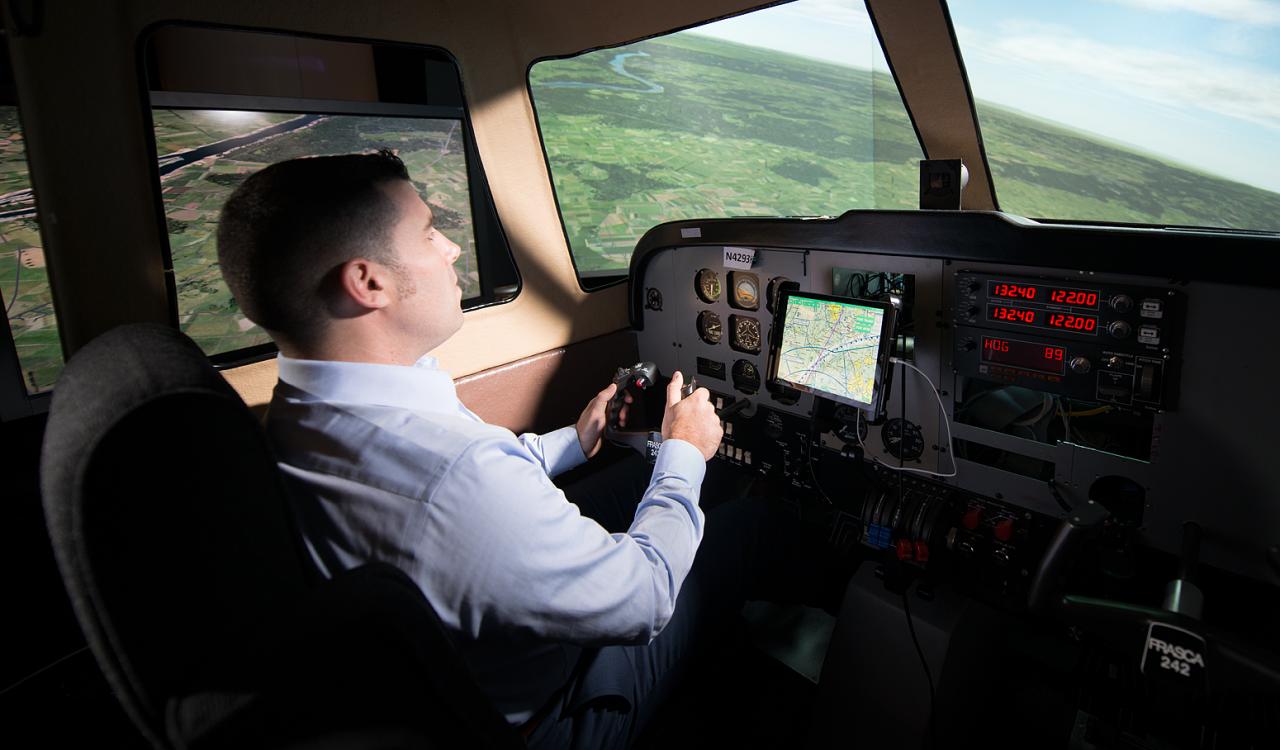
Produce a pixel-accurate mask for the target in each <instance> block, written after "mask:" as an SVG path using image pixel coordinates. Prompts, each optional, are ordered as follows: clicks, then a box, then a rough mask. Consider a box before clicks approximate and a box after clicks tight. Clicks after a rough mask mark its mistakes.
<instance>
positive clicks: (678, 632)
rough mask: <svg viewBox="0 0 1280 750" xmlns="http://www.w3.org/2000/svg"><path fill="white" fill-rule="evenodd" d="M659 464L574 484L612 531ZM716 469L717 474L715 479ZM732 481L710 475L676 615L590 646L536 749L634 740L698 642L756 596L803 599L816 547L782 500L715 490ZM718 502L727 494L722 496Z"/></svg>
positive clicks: (628, 464)
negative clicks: (654, 631)
mask: <svg viewBox="0 0 1280 750" xmlns="http://www.w3.org/2000/svg"><path fill="white" fill-rule="evenodd" d="M650 470H651V467H649V466H648V465H647V464H646V463H645V462H644V461H643V460H640V459H639V457H638V456H636V457H634V458H631V457H628V458H627V459H624V460H623V461H621V462H619V463H618V464H616V465H614V466H611V467H609V469H608V470H606V471H605V472H602V473H600V474H595V475H592V476H589V477H587V478H586V479H585V480H582V481H578V482H571V483H568V484H565V485H562V486H564V489H565V494H566V495H567V496H568V497H569V499H570V500H572V501H573V502H574V503H576V504H577V505H578V507H579V508H580V509H581V511H582V513H583V515H585V516H588V517H590V518H592V519H594V520H596V521H597V522H598V523H600V525H602V526H604V528H605V529H607V530H608V531H610V532H613V533H616V532H624V531H626V530H627V528H628V527H629V526H630V525H631V521H632V519H633V517H634V515H635V508H636V505H637V504H638V503H639V501H640V498H641V497H642V496H643V494H644V491H645V489H646V488H647V487H648V484H649V477H650ZM710 479H711V477H709V480H710ZM730 486H732V483H731V482H727V483H723V484H722V485H717V484H716V483H714V482H710V481H708V482H704V485H703V493H702V500H701V503H702V506H703V508H704V509H705V508H707V507H708V505H709V504H714V505H715V507H713V508H711V510H709V511H705V512H706V514H707V518H706V525H705V527H704V533H703V539H702V543H701V544H700V545H699V547H698V553H697V556H696V558H695V559H694V564H693V568H692V570H691V571H690V573H689V575H688V577H687V578H686V579H685V581H684V584H683V586H682V587H681V589H680V595H679V597H678V598H677V600H676V607H675V612H674V614H673V615H672V618H671V620H670V622H668V623H667V626H666V627H665V628H663V630H662V632H661V633H660V634H659V635H658V637H657V638H655V639H654V640H653V642H651V643H649V644H648V645H643V646H605V647H602V648H598V649H591V650H588V651H586V652H584V654H583V657H582V660H581V661H580V662H579V665H578V671H577V674H576V677H575V678H574V680H573V681H572V682H571V684H570V685H567V686H566V687H565V689H564V690H563V691H561V693H560V694H559V695H558V696H557V698H556V699H555V700H554V702H553V704H552V705H551V706H550V707H548V709H547V710H546V711H544V712H543V714H542V716H541V718H540V720H539V723H538V725H537V727H536V728H535V729H534V731H533V732H532V734H531V735H530V736H529V746H530V747H532V748H575V749H578V748H580V749H582V750H588V749H592V750H594V749H595V748H620V747H627V746H628V745H629V744H630V743H631V742H632V741H634V740H635V738H636V736H637V735H638V734H639V733H640V731H641V730H642V729H643V728H644V726H645V725H646V724H647V723H648V722H649V720H650V719H651V718H652V717H653V714H654V712H655V711H656V709H657V708H658V707H659V706H661V705H662V703H663V702H664V700H665V699H666V698H667V696H668V695H670V693H671V692H672V690H673V689H674V688H675V686H676V685H677V684H678V683H679V682H680V679H681V676H682V674H683V672H684V671H685V668H686V667H687V665H688V663H689V661H690V659H691V657H692V656H693V655H694V654H695V652H697V651H698V649H699V648H700V647H701V646H702V645H703V644H705V643H706V642H707V640H708V639H709V638H714V637H715V635H716V634H717V633H719V632H722V631H723V629H724V628H725V627H728V626H730V625H731V624H732V622H733V620H734V618H735V617H736V615H737V613H738V612H739V611H740V610H741V608H742V604H743V602H744V601H746V600H747V599H748V598H768V599H775V600H788V601H799V600H803V599H804V598H805V597H806V592H805V590H804V587H805V581H804V580H803V579H800V580H797V576H796V571H797V570H803V569H806V568H807V569H812V566H814V565H816V563H814V562H813V561H812V559H811V558H812V557H813V555H812V549H813V545H811V544H806V543H805V541H804V539H803V536H804V535H803V534H802V533H800V530H799V528H798V524H797V523H796V522H795V520H794V518H793V517H792V516H791V515H790V514H789V513H787V511H786V510H785V509H784V508H783V507H782V506H780V505H779V504H777V503H773V502H769V501H768V500H767V499H764V498H759V497H750V496H748V497H742V498H724V497H716V498H712V497H709V496H708V493H709V492H710V493H712V494H716V493H723V492H733V491H734V490H732V489H727V488H728V487H730ZM717 501H718V502H717Z"/></svg>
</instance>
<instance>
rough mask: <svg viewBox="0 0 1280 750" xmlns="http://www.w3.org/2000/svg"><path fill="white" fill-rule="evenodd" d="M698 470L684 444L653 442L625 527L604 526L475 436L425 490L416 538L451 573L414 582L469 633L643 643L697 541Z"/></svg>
mask: <svg viewBox="0 0 1280 750" xmlns="http://www.w3.org/2000/svg"><path fill="white" fill-rule="evenodd" d="M553 434H554V433H553ZM575 440H576V438H575ZM705 472H706V462H705V461H704V460H703V457H702V454H701V453H700V452H699V451H698V450H697V448H694V447H693V445H692V444H690V443H687V442H685V441H682V440H668V441H666V442H665V443H663V446H662V449H661V450H660V451H659V453H658V458H657V463H656V465H655V466H654V471H653V478H652V480H651V481H650V484H649V487H648V489H647V490H646V491H645V494H644V497H643V498H642V499H641V501H640V503H639V506H638V507H637V509H636V514H635V519H634V521H633V522H632V524H631V527H630V528H629V529H628V530H627V532H626V533H625V534H612V535H611V534H609V533H608V532H606V531H605V530H604V528H602V527H601V526H600V525H599V524H597V523H596V522H595V521H593V520H591V519H589V518H586V517H584V516H582V515H581V513H580V512H579V511H578V507H577V506H576V505H574V504H573V503H571V502H569V501H568V500H567V499H566V498H565V496H564V493H563V492H562V491H561V490H560V489H559V488H557V487H556V486H555V485H554V484H552V483H551V481H550V479H549V478H548V476H547V472H546V471H544V470H543V466H542V465H540V464H539V463H538V462H537V460H536V459H532V460H531V458H530V457H529V456H527V455H525V454H524V452H523V451H522V450H520V449H519V448H518V446H516V445H513V444H512V443H511V442H509V441H501V440H484V441H479V442H477V443H476V444H473V445H472V446H470V447H468V449H467V451H466V452H465V453H464V454H463V455H462V456H461V457H460V458H459V459H458V460H457V461H456V462H455V463H454V464H453V466H452V467H451V468H450V470H449V472H448V475H446V476H445V477H443V481H442V482H441V484H440V488H441V489H440V491H439V493H437V494H438V495H439V496H438V497H432V498H430V499H429V507H430V508H431V512H430V513H429V519H428V522H427V525H426V529H425V531H426V536H427V540H426V541H427V543H428V544H435V543H436V542H437V541H438V543H439V545H440V546H439V549H440V550H441V554H443V555H447V556H448V567H449V568H450V569H451V574H450V575H443V576H431V577H430V580H428V581H420V582H419V583H420V585H423V586H424V588H425V589H430V590H429V591H428V592H427V593H428V596H429V598H431V599H432V601H439V602H440V603H441V604H442V605H443V606H442V607H441V609H442V610H443V611H447V612H450V613H451V614H453V613H456V616H457V617H458V620H459V621H458V622H457V623H453V624H454V625H456V626H457V627H458V628H459V629H461V630H463V631H464V632H468V633H470V634H471V635H472V636H474V637H478V636H479V635H480V633H481V632H482V631H484V630H486V629H488V628H495V627H496V628H502V629H514V630H519V631H526V632H530V633H533V634H536V635H539V636H542V637H547V638H553V639H559V640H566V641H571V642H574V643H578V644H582V645H603V644H609V643H646V642H648V641H650V640H652V639H653V638H655V637H656V636H657V635H658V633H660V632H661V631H662V628H663V627H664V626H665V625H666V624H667V622H668V621H669V620H670V619H671V615H672V613H673V611H674V609H675V602H676V598H677V597H678V596H679V593H680V587H681V584H682V583H683V582H684V579H685V576H686V575H688V573H689V569H690V567H692V565H693V559H694V554H695V552H696V551H697V548H698V544H699V542H700V541H701V539H702V530H703V521H704V516H703V513H702V510H701V509H700V508H699V507H698V499H699V497H698V496H699V489H700V487H701V484H702V479H703V475H704V474H705Z"/></svg>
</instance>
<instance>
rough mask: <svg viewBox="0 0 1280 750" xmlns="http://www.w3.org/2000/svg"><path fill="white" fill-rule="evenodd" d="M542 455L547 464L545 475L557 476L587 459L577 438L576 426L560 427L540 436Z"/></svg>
mask: <svg viewBox="0 0 1280 750" xmlns="http://www.w3.org/2000/svg"><path fill="white" fill-rule="evenodd" d="M542 457H543V460H544V461H546V464H547V475H548V476H553V477H554V476H557V475H559V474H562V473H564V472H566V471H568V470H569V469H572V468H573V467H575V466H581V465H582V464H584V463H586V461H587V454H585V453H583V452H582V442H581V441H579V440H578V428H577V427H575V426H574V425H569V426H568V427H561V428H560V429H558V430H553V431H551V432H548V433H547V434H545V435H543V436H542Z"/></svg>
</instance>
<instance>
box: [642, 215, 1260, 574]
mask: <svg viewBox="0 0 1280 750" xmlns="http://www.w3.org/2000/svg"><path fill="white" fill-rule="evenodd" d="M939 213H946V214H949V215H945V216H943V215H938V214H935V213H933V212H889V213H886V212H866V213H864V214H858V213H850V214H847V215H846V216H845V217H842V218H840V219H837V220H830V221H812V220H810V221H801V220H733V221H726V220H720V221H717V222H714V223H707V224H699V223H698V222H676V223H672V224H668V225H663V226H662V227H659V228H657V229H656V230H654V231H651V232H650V233H649V235H646V238H645V240H644V241H642V243H641V247H639V248H637V256H638V260H639V262H637V263H633V268H634V269H636V272H638V273H640V274H641V275H642V278H641V279H636V280H633V284H632V289H633V290H636V292H635V294H637V295H638V296H637V297H636V298H635V301H634V303H633V306H632V315H633V322H634V324H635V328H636V329H637V334H636V335H637V343H638V347H639V354H640V356H641V358H642V359H646V360H652V361H654V362H656V363H657V364H658V366H659V369H660V370H661V371H662V372H664V373H667V372H671V371H673V370H677V369H679V370H681V371H683V372H685V373H695V374H696V376H697V377H698V379H699V381H700V383H701V384H702V385H705V386H707V387H708V388H710V389H711V390H712V392H713V393H714V394H716V396H717V397H719V398H721V399H722V400H733V399H748V400H749V401H750V405H749V406H748V407H747V408H746V409H745V410H744V411H743V412H742V413H741V414H740V415H739V416H738V417H736V418H735V422H736V423H737V425H736V427H735V428H734V429H732V430H726V433H727V434H726V438H725V439H726V446H725V449H724V450H722V452H721V455H720V457H718V458H717V459H716V460H719V461H726V462H729V463H732V464H734V465H737V466H740V467H742V468H743V470H747V471H751V472H756V473H761V474H764V473H771V474H772V475H776V476H780V477H784V478H786V481H789V482H791V483H793V484H794V485H795V486H797V487H803V486H808V485H811V484H812V479H811V478H810V466H809V465H807V464H806V463H805V462H804V461H802V460H801V459H802V457H804V456H810V457H811V460H812V464H813V465H814V466H816V467H818V469H819V470H818V474H821V466H822V465H823V464H824V462H827V463H829V462H830V461H832V460H834V458H833V457H836V458H840V459H841V460H847V457H848V456H850V455H863V456H864V457H865V458H864V460H865V461H866V462H867V463H868V464H869V465H871V466H890V467H898V468H902V469H908V470H911V471H910V473H909V476H913V477H918V478H926V479H928V480H930V481H933V482H937V483H941V484H945V485H950V486H952V487H954V488H956V489H958V490H962V491H963V492H965V493H968V495H969V496H972V497H982V498H988V499H993V501H998V502H1000V503H1005V504H1008V505H1011V506H1012V507H1015V508H1020V509H1022V510H1024V511H1026V512H1030V513H1033V514H1039V515H1038V516H1037V517H1039V516H1040V515H1042V516H1045V517H1059V516H1061V514H1062V512H1063V511H1062V506H1063V503H1065V504H1067V505H1076V504H1079V503H1084V502H1087V501H1088V500H1089V499H1091V497H1094V496H1097V495H1098V494H1099V492H1100V491H1101V490H1100V489H1099V488H1104V489H1105V488H1106V487H1109V486H1113V485H1114V486H1123V487H1125V488H1127V490H1126V492H1128V495H1126V496H1125V498H1123V502H1125V503H1128V504H1129V506H1130V507H1128V508H1127V509H1126V510H1125V513H1126V514H1127V515H1126V517H1127V518H1131V519H1133V524H1134V527H1135V528H1136V529H1137V530H1138V531H1137V532H1136V533H1138V534H1139V536H1140V538H1141V539H1142V541H1143V542H1144V543H1146V544H1149V545H1152V546H1155V547H1157V548H1160V549H1164V550H1166V551H1170V552H1176V551H1177V548H1178V545H1179V543H1180V538H1181V524H1182V522H1183V521H1184V520H1186V519H1188V518H1194V519H1198V520H1199V522H1200V523H1201V524H1202V525H1204V526H1205V529H1206V543H1205V548H1204V557H1205V560H1206V562H1209V563H1210V564H1213V565H1217V566H1219V567H1222V568H1225V569H1228V570H1232V571H1236V572H1239V573H1243V574H1245V575H1249V576H1254V577H1264V576H1269V575H1270V574H1269V572H1268V570H1267V568H1266V566H1265V562H1264V560H1265V556H1264V554H1263V553H1262V550H1265V549H1266V547H1267V546H1268V545H1271V544H1275V543H1277V542H1280V538H1277V539H1273V538H1271V536H1280V534H1271V533H1270V531H1269V530H1270V529H1276V528H1280V504H1275V503H1273V502H1271V501H1270V500H1268V499H1267V498H1270V497H1272V494H1273V493H1272V491H1271V489H1270V488H1271V484H1272V482H1271V477H1270V474H1269V471H1268V470H1267V469H1266V468H1265V467H1266V466H1267V465H1268V464H1269V462H1270V461H1271V460H1272V459H1271V457H1270V450H1269V449H1268V448H1267V447H1266V441H1265V440H1259V439H1257V438H1258V436H1261V435H1266V434H1270V433H1271V431H1273V430H1274V424H1275V423H1276V422H1277V421H1278V420H1280V402H1277V401H1276V400H1275V399H1271V398H1270V397H1269V396H1266V395H1265V394H1269V393H1270V387H1271V386H1270V382H1271V377H1272V376H1271V374H1270V373H1272V372H1274V367H1273V365H1274V364H1275V363H1274V362H1273V360H1274V359H1275V357H1274V354H1272V353H1271V352H1270V350H1269V349H1267V348H1265V347H1264V348H1261V349H1260V348H1259V347H1258V346H1257V342H1255V341H1254V340H1253V338H1252V336H1251V334H1249V333H1248V332H1247V329H1246V328H1245V327H1242V326H1240V325H1238V324H1237V322H1236V321H1241V320H1265V319H1267V317H1266V316H1267V315H1268V314H1269V310H1272V309H1274V308H1275V307H1276V306H1277V304H1280V280H1277V283H1276V284H1275V285H1274V286H1263V285H1258V286H1247V285H1242V284H1239V283H1229V282H1228V281H1226V280H1225V279H1227V278H1240V277H1239V276H1238V275H1235V276H1233V275H1231V274H1226V273H1218V271H1217V270H1216V269H1207V270H1205V271H1204V272H1203V273H1200V269H1199V268H1198V267H1197V266H1195V265H1194V263H1191V262H1190V260H1188V262H1187V263H1184V264H1183V265H1182V266H1180V268H1182V269H1184V270H1186V269H1189V271H1188V272H1187V273H1184V274H1179V273H1177V271H1178V268H1179V267H1177V266H1178V264H1177V263H1175V262H1174V261H1173V260H1169V262H1168V264H1167V268H1164V269H1162V270H1161V273H1160V274H1159V276H1153V275H1150V274H1144V273H1142V269H1145V268H1148V264H1146V263H1143V262H1137V261H1135V262H1133V263H1131V264H1130V266H1131V267H1130V268H1127V269H1126V268H1114V270H1107V268H1106V267H1107V266H1108V265H1109V264H1110V265H1111V266H1115V265H1116V263H1118V262H1119V261H1123V259H1124V257H1125V256H1124V254H1125V253H1130V254H1133V255H1135V256H1140V257H1147V258H1152V257H1160V258H1165V259H1170V258H1173V259H1176V258H1179V257H1185V258H1187V259H1193V258H1203V257H1204V252H1203V246H1202V245H1203V243H1204V242H1206V241H1207V240H1205V239H1204V238H1203V237H1183V236H1181V235H1178V234H1176V233H1172V234H1170V233H1167V232H1166V233H1160V232H1155V231H1153V232H1140V231H1135V230H1126V231H1125V232H1115V233H1111V232H1103V231H1099V232H1097V233H1096V234H1094V233H1088V235H1087V236H1086V237H1084V238H1083V239H1081V237H1080V236H1079V235H1081V230H1078V229H1063V228H1059V227H1036V228H1035V230H1034V232H1033V231H1032V230H1031V229H1028V228H1026V227H1025V226H1024V225H1023V224H1019V223H1017V222H1015V221H1012V220H1008V219H1005V218H1004V217H1002V216H1000V215H992V214H976V213H974V214H967V213H966V212H960V213H955V212H939ZM935 226H936V227H937V229H936V230H935V229H933V227H935ZM691 238H693V239H691ZM1214 242H1215V243H1218V245H1219V246H1221V247H1228V246H1234V245H1232V243H1235V244H1238V245H1241V246H1242V247H1243V246H1244V245H1249V247H1247V248H1244V249H1243V250H1241V251H1240V253H1239V254H1240V255H1241V256H1242V257H1243V256H1246V255H1247V256H1250V257H1257V255H1258V253H1265V252H1267V251H1268V250H1271V251H1274V250H1276V249H1280V247H1276V245H1277V243H1276V242H1274V241H1270V242H1268V243H1261V241H1260V240H1257V239H1256V238H1255V239H1249V238H1243V239H1241V238H1225V239H1223V238H1215V239H1214ZM1259 243H1261V244H1265V245H1267V246H1266V247H1265V248H1260V247H1253V245H1254V244H1259ZM725 247H734V248H751V249H753V250H754V262H753V263H752V264H751V267H750V268H749V269H745V268H741V267H734V266H733V265H730V264H728V263H727V262H726V258H725V256H724V248H725ZM1223 252H1226V251H1225V250H1224V251H1223ZM1029 259H1034V260H1035V261H1036V263H1037V264H1031V263H1028V262H1027V261H1028V260H1029ZM1117 259H1119V261H1118V260H1117ZM1084 261H1088V262H1091V263H1092V264H1093V266H1094V267H1093V268H1092V269H1090V268H1084V269H1082V268H1080V267H1078V266H1076V265H1075V264H1076V263H1077V262H1084ZM1203 277H1207V278H1203ZM1256 277H1257V274H1254V275H1252V276H1251V277H1250V278H1256ZM1171 279H1173V280H1171ZM837 282H839V287H837ZM784 285H790V288H796V289H799V290H801V291H806V292H813V293H818V294H828V295H830V294H836V295H839V294H841V293H844V292H847V291H848V290H849V289H853V290H854V291H855V292H862V293H865V292H866V291H867V290H871V291H872V292H876V293H880V292H883V297H882V298H883V299H887V298H889V297H893V298H894V299H895V304H899V305H901V307H900V314H899V320H900V330H899V331H898V333H899V336H898V341H897V342H896V348H895V355H896V356H899V357H902V358H904V359H906V360H907V361H908V362H910V363H912V364H913V365H915V366H916V367H918V368H920V370H922V371H923V372H924V373H925V374H926V375H927V378H928V380H926V378H925V377H924V376H920V375H918V374H916V373H914V372H912V371H908V370H907V369H906V368H904V367H896V368H895V372H894V373H892V374H891V376H890V386H889V393H888V396H887V397H886V398H885V400H884V404H883V407H882V412H881V413H878V414H873V413H869V412H866V411H864V412H861V413H857V410H856V409H854V410H850V409H847V408H845V409H841V410H839V411H837V412H825V413H822V414H816V412H821V411H822V410H821V409H819V408H817V407H818V406H819V405H817V404H816V403H815V399H814V397H813V396H811V395H809V394H805V393H799V392H795V391H794V390H791V389H784V388H779V387H778V384H775V383H771V382H770V381H769V380H768V377H767V373H769V372H770V362H769V356H770V342H771V340H772V338H773V336H774V330H773V328H774V318H773V316H774V313H775V312H776V309H777V299H778V296H779V290H780V289H782V288H783V287H784ZM647 289H656V290H658V291H659V292H660V293H661V296H662V298H663V300H664V303H663V305H662V307H661V309H653V308H652V306H649V307H646V306H645V298H644V294H645V293H646V290H647ZM1192 310H1194V311H1195V312H1194V314H1192V313H1191V311H1192ZM904 325H905V326H906V327H905V328H902V326H904ZM1241 353H1247V354H1246V356H1247V357H1248V358H1256V357H1259V356H1260V357H1261V360H1260V363H1259V361H1258V360H1256V359H1250V360H1249V364H1247V365H1246V366H1243V367H1230V363H1234V362H1238V361H1240V356H1241ZM1228 371H1229V372H1230V376H1229V380H1230V382H1231V385H1230V387H1226V385H1225V381H1224V373H1225V372H1228ZM929 381H932V383H930V382H929ZM935 386H936V388H937V393H936V394H935V390H934V387H935ZM789 390H790V391H791V392H788V391H789ZM939 401H941V406H940V405H939ZM824 414H825V415H824ZM792 419H794V420H797V421H796V422H795V424H796V425H797V426H796V427H794V428H793V427H791V426H790V425H791V424H792V422H791V421H789V420H792ZM815 419H817V420H818V423H817V427H818V428H817V429H816V430H815V435H814V439H815V442H816V445H818V446H820V448H817V449H815V451H816V452H813V453H810V451H809V448H808V447H807V441H808V437H807V435H806V434H804V433H803V428H804V427H805V426H813V425H814V424H815V423H814V420H815ZM780 425H786V427H782V426H780ZM948 428H950V433H951V437H952V440H951V441H950V444H948V440H947V439H946V435H947V432H948ZM824 457H825V458H824ZM953 467H954V469H955V476H954V477H949V476H930V473H932V474H933V475H946V474H948V473H950V471H951V470H952V468H953ZM1104 480H1105V481H1104ZM834 485H835V486H826V487H825V488H824V490H825V492H826V494H827V495H829V496H831V499H832V500H833V501H834V502H836V503H837V504H839V503H840V502H841V497H840V493H841V487H840V486H839V482H838V481H836V482H834ZM1208 498H1215V500H1214V502H1212V503H1208V502H1207V499H1208Z"/></svg>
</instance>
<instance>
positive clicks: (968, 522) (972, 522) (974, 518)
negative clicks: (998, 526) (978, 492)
mask: <svg viewBox="0 0 1280 750" xmlns="http://www.w3.org/2000/svg"><path fill="white" fill-rule="evenodd" d="M980 523H982V508H970V509H969V510H967V511H965V514H964V517H963V518H961V519H960V525H961V526H963V527H965V528H966V529H968V530H970V531H973V530H974V529H976V528H978V524H980Z"/></svg>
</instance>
